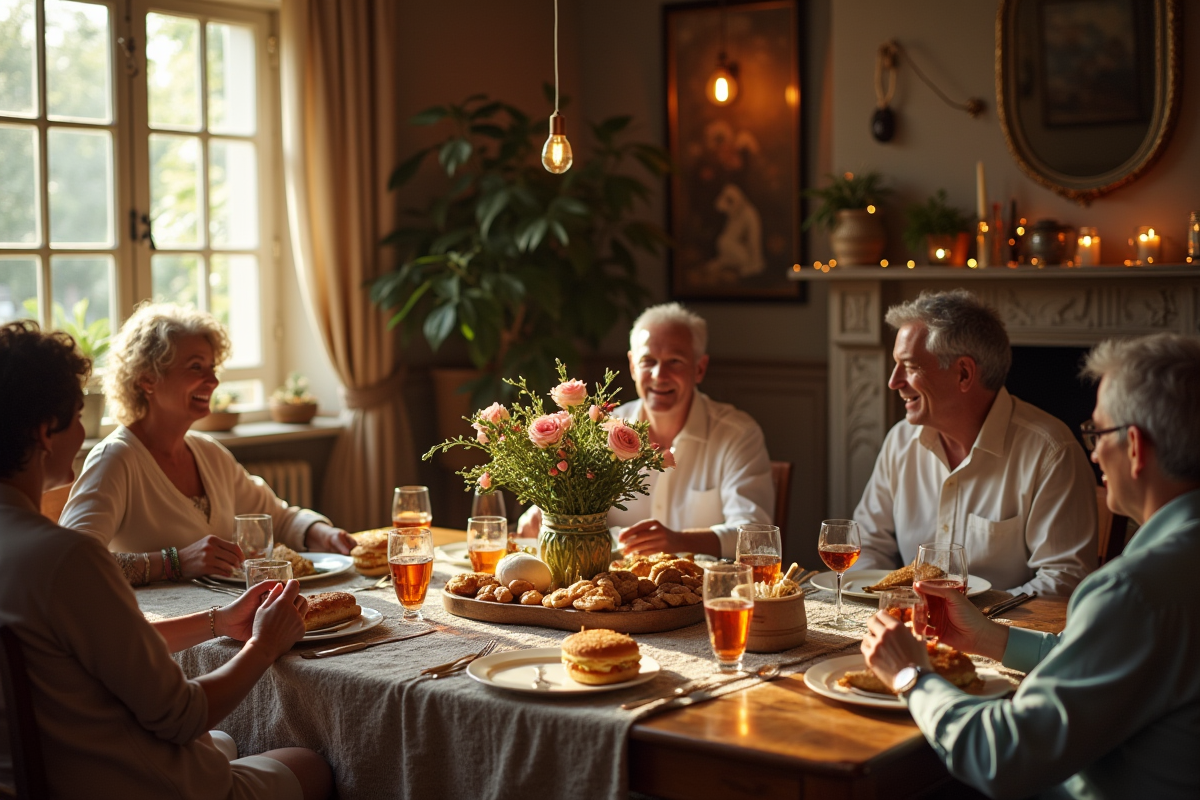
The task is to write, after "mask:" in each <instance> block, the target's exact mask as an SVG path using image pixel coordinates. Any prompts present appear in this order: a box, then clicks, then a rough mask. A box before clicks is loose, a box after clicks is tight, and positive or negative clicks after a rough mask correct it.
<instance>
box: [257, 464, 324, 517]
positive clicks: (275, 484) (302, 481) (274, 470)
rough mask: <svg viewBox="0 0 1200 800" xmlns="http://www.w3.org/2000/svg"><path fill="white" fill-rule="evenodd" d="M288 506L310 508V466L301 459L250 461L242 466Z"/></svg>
mask: <svg viewBox="0 0 1200 800" xmlns="http://www.w3.org/2000/svg"><path fill="white" fill-rule="evenodd" d="M244 466H245V467H246V471H247V472H249V473H250V474H251V475H257V476H258V477H260V478H262V479H263V481H265V482H266V484H267V486H270V487H271V490H272V491H274V492H275V494H277V495H279V497H280V498H281V499H282V500H284V501H286V502H287V503H288V504H289V505H293V506H300V507H301V508H312V466H311V465H310V464H309V463H308V462H307V461H304V460H302V459H298V458H291V459H281V460H279V461H252V462H250V463H248V464H245V465H244Z"/></svg>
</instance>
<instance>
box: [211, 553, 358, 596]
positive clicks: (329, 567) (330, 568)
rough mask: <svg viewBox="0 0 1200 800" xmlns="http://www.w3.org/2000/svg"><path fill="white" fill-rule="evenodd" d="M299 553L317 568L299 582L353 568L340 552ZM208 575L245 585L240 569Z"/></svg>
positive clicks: (314, 579) (223, 580) (349, 559)
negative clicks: (225, 573) (229, 573)
mask: <svg viewBox="0 0 1200 800" xmlns="http://www.w3.org/2000/svg"><path fill="white" fill-rule="evenodd" d="M300 555H302V556H304V557H305V558H307V559H308V560H309V561H311V562H313V566H314V567H316V570H317V571H316V572H315V573H313V574H312V575H305V576H304V577H303V578H297V579H296V580H298V581H300V582H301V583H304V582H305V581H319V580H321V579H322V578H328V577H331V576H333V575H341V574H342V573H343V572H348V571H350V570H352V569H354V559H353V558H351V557H350V556H344V555H342V554H341V553H301V554H300ZM208 577H210V578H212V579H214V580H218V581H222V582H224V583H236V584H237V585H239V586H241V587H243V588H245V586H246V576H245V575H243V574H242V572H241V570H236V571H234V573H233V575H230V576H229V577H225V576H224V575H209V576H208Z"/></svg>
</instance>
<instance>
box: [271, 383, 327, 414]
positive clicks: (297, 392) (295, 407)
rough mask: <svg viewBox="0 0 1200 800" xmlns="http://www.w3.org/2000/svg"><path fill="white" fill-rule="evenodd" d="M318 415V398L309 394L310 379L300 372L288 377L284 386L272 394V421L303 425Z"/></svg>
mask: <svg viewBox="0 0 1200 800" xmlns="http://www.w3.org/2000/svg"><path fill="white" fill-rule="evenodd" d="M316 415H317V398H316V397H314V396H313V395H311V394H309V393H308V378H306V377H304V376H303V375H301V374H300V373H299V372H293V373H291V374H290V375H288V377H287V380H286V381H284V383H283V386H280V387H279V388H278V389H276V390H275V391H274V392H272V393H271V419H273V420H275V421H276V422H288V423H292V424H303V423H305V422H312V418H313V417H315V416H316Z"/></svg>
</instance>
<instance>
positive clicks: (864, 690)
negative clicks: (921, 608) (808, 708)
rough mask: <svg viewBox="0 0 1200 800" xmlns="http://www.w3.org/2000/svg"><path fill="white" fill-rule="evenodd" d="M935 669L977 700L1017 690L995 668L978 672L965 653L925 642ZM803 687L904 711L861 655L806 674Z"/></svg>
mask: <svg viewBox="0 0 1200 800" xmlns="http://www.w3.org/2000/svg"><path fill="white" fill-rule="evenodd" d="M925 646H926V647H927V648H928V650H929V662H930V664H932V665H933V670H934V672H936V673H937V674H938V675H941V676H942V677H943V678H945V679H946V680H948V681H950V682H951V683H953V684H954V685H955V686H957V687H959V688H960V689H962V690H963V691H964V692H967V693H968V694H973V695H976V696H977V697H1002V696H1004V695H1006V694H1008V693H1009V692H1011V691H1012V690H1013V689H1015V688H1016V687H1017V684H1016V682H1015V681H1013V680H1011V679H1009V678H1006V677H1005V676H1003V675H1001V674H1000V673H999V672H996V671H995V670H994V669H987V668H984V669H977V668H976V666H975V663H974V662H973V661H971V659H970V658H968V657H967V655H966V654H965V653H960V652H959V651H957V650H955V649H953V648H951V647H946V646H945V645H941V644H934V643H933V642H926V643H925ZM804 684H805V685H806V686H808V688H810V689H812V690H813V691H814V692H816V693H817V694H819V695H823V696H825V697H829V698H831V699H833V700H839V701H841V702H843V703H851V704H853V705H859V706H871V707H873V708H892V709H904V708H906V706H905V705H904V701H902V700H901V699H900V698H899V697H897V696H896V694H895V693H894V692H893V691H892V689H891V687H890V686H888V685H886V684H885V683H884V682H883V681H881V680H880V679H879V678H878V677H877V676H876V675H875V673H874V672H872V671H871V669H870V668H869V667H868V666H867V662H866V660H865V659H864V658H863V657H862V655H861V654H858V655H852V656H842V657H840V658H831V659H829V660H828V661H822V662H821V663H819V664H817V665H815V666H813V667H811V668H810V669H809V670H808V672H806V673H804Z"/></svg>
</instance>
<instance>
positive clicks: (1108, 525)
mask: <svg viewBox="0 0 1200 800" xmlns="http://www.w3.org/2000/svg"><path fill="white" fill-rule="evenodd" d="M1096 523H1097V528H1096V546H1097V548H1098V549H1099V563H1100V566H1104V565H1105V564H1107V563H1108V562H1109V561H1112V560H1113V559H1114V558H1116V557H1117V556H1119V555H1121V551H1122V550H1124V549H1125V532H1126V530H1127V529H1128V526H1129V518H1128V517H1124V516H1121V515H1120V514H1114V513H1113V512H1112V511H1110V510H1109V508H1108V487H1107V486H1097V487H1096Z"/></svg>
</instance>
